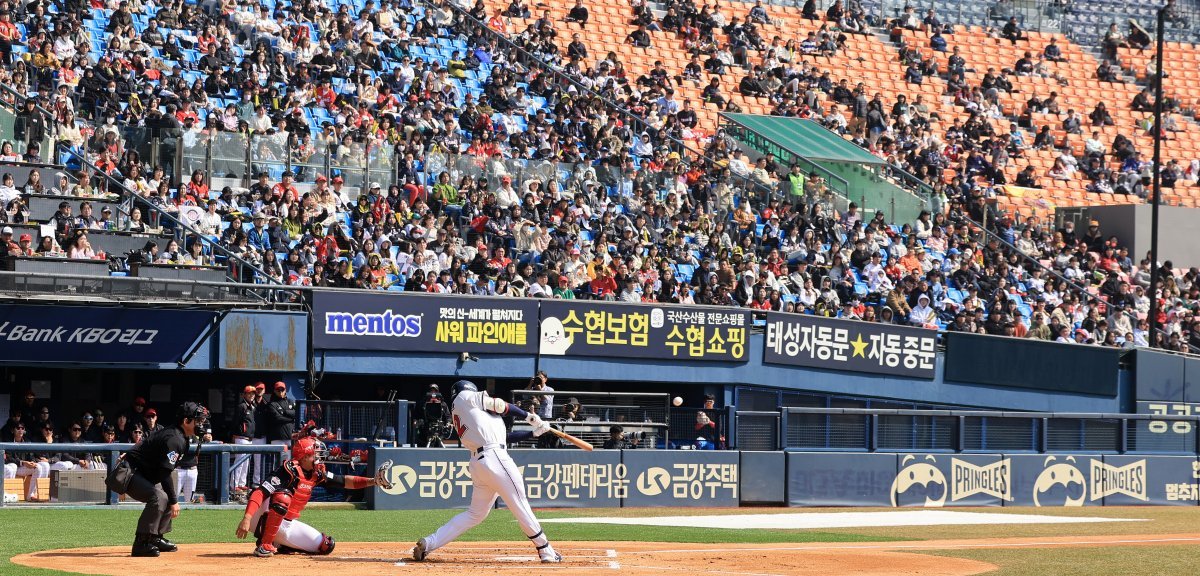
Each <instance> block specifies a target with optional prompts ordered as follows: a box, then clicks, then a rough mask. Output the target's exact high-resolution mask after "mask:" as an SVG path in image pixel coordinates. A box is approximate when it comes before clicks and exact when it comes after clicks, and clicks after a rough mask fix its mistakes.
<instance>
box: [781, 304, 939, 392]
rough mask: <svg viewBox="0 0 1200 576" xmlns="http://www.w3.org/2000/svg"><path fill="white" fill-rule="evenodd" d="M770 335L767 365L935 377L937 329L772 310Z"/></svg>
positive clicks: (912, 376)
mask: <svg viewBox="0 0 1200 576" xmlns="http://www.w3.org/2000/svg"><path fill="white" fill-rule="evenodd" d="M766 333H767V337H766V342H765V344H764V346H763V362H764V363H768V364H784V365H788V366H806V367H809V368H824V369H826V370H850V371H853V372H870V373H874V374H887V375H891V376H906V377H910V378H933V371H934V361H935V359H936V357H937V332H935V331H933V330H924V329H921V328H910V327H907V326H897V325H895V324H876V323H872V322H858V321H851V320H838V319H836V318H823V317H819V316H809V315H806V314H787V313H782V312H768V313H767V328H766Z"/></svg>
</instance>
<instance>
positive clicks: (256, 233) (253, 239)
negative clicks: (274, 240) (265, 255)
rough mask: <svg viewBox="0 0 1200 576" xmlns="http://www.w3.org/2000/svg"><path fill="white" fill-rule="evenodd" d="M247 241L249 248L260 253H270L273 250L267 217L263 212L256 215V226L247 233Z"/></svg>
mask: <svg viewBox="0 0 1200 576" xmlns="http://www.w3.org/2000/svg"><path fill="white" fill-rule="evenodd" d="M246 240H247V242H248V243H249V247H250V248H253V249H255V250H257V251H259V252H269V251H270V250H271V236H270V233H268V232H267V215H266V214H264V213H263V212H261V211H259V212H255V213H254V226H253V227H251V228H250V230H249V231H247V232H246Z"/></svg>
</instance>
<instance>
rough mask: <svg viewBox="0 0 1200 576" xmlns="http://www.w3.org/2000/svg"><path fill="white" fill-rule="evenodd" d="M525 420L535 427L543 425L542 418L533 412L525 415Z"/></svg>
mask: <svg viewBox="0 0 1200 576" xmlns="http://www.w3.org/2000/svg"><path fill="white" fill-rule="evenodd" d="M525 422H527V423H528V424H529V425H530V426H533V427H534V428H537V427H539V426H541V425H542V419H541V418H539V417H538V415H537V414H534V413H533V412H530V413H529V415H528V416H526V417H525Z"/></svg>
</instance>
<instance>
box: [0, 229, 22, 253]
mask: <svg viewBox="0 0 1200 576" xmlns="http://www.w3.org/2000/svg"><path fill="white" fill-rule="evenodd" d="M0 241H3V243H4V256H6V257H7V256H20V255H21V245H20V244H18V243H17V242H15V241H13V229H12V226H5V227H4V229H3V230H0Z"/></svg>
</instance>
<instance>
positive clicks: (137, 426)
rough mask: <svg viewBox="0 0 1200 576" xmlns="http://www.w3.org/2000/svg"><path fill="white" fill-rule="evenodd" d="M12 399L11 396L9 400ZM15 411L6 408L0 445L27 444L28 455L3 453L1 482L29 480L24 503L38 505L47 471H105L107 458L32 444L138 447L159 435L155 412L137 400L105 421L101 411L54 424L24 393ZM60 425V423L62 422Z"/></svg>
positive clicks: (34, 398)
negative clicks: (41, 481) (39, 486)
mask: <svg viewBox="0 0 1200 576" xmlns="http://www.w3.org/2000/svg"><path fill="white" fill-rule="evenodd" d="M14 397H16V396H14ZM20 398H21V400H20V402H19V403H18V405H16V406H12V407H10V408H9V412H8V413H9V417H8V420H7V421H6V422H5V423H4V426H3V427H2V428H0V442H15V443H28V444H30V446H29V448H28V449H27V450H8V451H5V453H4V478H6V479H7V478H30V479H31V480H32V481H31V482H30V483H29V488H28V494H27V500H29V501H31V502H36V501H38V498H39V495H38V492H37V483H36V482H35V480H36V479H38V478H49V477H50V472H51V471H52V470H60V471H69V470H76V469H82V470H104V469H106V468H107V464H106V462H105V459H106V458H107V454H106V453H99V452H98V453H95V454H93V453H79V452H61V451H58V450H55V449H54V448H53V446H35V445H37V444H60V443H63V444H111V443H115V442H120V443H132V444H137V443H139V442H141V441H142V439H143V438H144V437H145V436H147V435H148V434H150V433H153V432H154V431H156V430H160V429H162V425H161V424H159V423H158V412H157V410H155V408H153V407H149V406H148V405H147V404H146V400H145V399H143V398H137V399H136V400H135V401H134V403H133V405H132V406H131V407H129V408H128V409H127V410H124V411H122V412H121V413H119V414H118V415H117V417H116V418H115V419H114V420H112V421H110V420H108V419H107V418H106V416H105V414H104V410H102V409H100V408H98V407H97V408H95V409H92V410H86V411H84V412H83V413H81V414H80V415H79V416H78V417H74V418H64V419H62V420H59V421H55V418H54V416H53V415H52V413H51V409H50V405H49V404H48V403H46V402H43V401H39V400H38V398H37V395H36V394H35V393H34V392H33V391H32V390H30V391H26V392H25V393H24V395H23V396H20ZM63 420H65V422H64V421H63Z"/></svg>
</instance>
